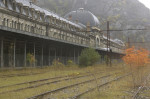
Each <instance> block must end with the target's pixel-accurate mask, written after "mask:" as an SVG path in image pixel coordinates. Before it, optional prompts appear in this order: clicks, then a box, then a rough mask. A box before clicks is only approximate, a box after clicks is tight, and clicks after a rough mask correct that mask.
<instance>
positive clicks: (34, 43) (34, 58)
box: [33, 43, 36, 67]
mask: <svg viewBox="0 0 150 99" xmlns="http://www.w3.org/2000/svg"><path fill="white" fill-rule="evenodd" d="M33 46H34V50H33V54H34V59H35V43H34V45H33ZM35 62H36V61H34V67H35Z"/></svg>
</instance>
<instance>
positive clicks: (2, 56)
mask: <svg viewBox="0 0 150 99" xmlns="http://www.w3.org/2000/svg"><path fill="white" fill-rule="evenodd" d="M3 44H4V40H3V38H2V40H1V68H3V67H4V54H3V53H4V48H3V47H4V46H3Z"/></svg>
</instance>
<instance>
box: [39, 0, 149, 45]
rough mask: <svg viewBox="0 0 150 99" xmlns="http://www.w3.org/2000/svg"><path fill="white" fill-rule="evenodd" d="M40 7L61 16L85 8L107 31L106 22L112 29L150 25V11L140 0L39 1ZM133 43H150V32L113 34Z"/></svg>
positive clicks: (114, 36)
mask: <svg viewBox="0 0 150 99" xmlns="http://www.w3.org/2000/svg"><path fill="white" fill-rule="evenodd" d="M38 5H39V6H41V7H44V8H47V9H50V10H52V11H54V12H56V13H58V14H60V15H61V16H64V15H65V14H67V13H68V12H70V11H72V10H76V9H78V8H81V7H82V8H85V9H86V10H89V11H91V12H92V13H94V14H95V15H96V16H97V17H98V18H99V20H100V22H101V28H102V29H106V21H110V25H111V26H110V28H111V29H128V28H134V29H136V28H145V27H147V26H149V24H150V10H149V9H148V8H146V7H145V6H144V5H143V4H141V3H140V2H139V1H138V0H39V3H38ZM127 36H129V37H130V38H132V42H139V41H140V42H145V41H150V35H149V32H148V31H123V32H112V37H113V38H120V39H122V40H123V41H127V39H128V38H127Z"/></svg>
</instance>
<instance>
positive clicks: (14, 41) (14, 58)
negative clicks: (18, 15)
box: [14, 40, 16, 67]
mask: <svg viewBox="0 0 150 99" xmlns="http://www.w3.org/2000/svg"><path fill="white" fill-rule="evenodd" d="M14 67H16V40H15V41H14Z"/></svg>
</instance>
